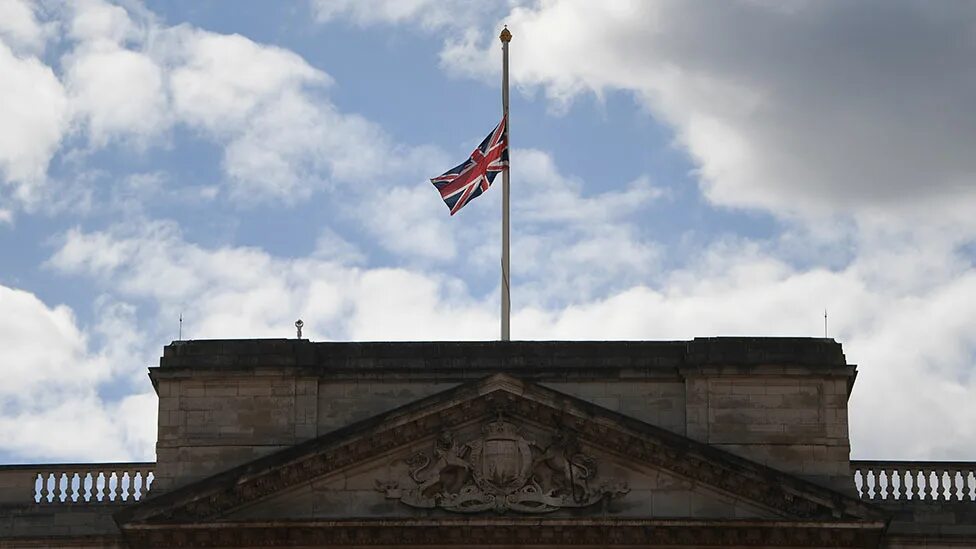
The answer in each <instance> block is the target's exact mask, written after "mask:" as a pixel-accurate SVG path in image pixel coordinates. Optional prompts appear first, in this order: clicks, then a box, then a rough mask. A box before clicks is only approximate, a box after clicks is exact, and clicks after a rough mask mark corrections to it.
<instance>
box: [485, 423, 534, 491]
mask: <svg viewBox="0 0 976 549" xmlns="http://www.w3.org/2000/svg"><path fill="white" fill-rule="evenodd" d="M484 435H485V436H484V437H482V438H481V440H479V441H477V442H476V443H475V444H472V449H473V450H475V452H474V454H475V456H473V457H475V458H476V459H477V461H478V462H479V463H478V465H477V471H476V473H477V480H478V481H479V484H481V485H482V489H483V490H485V491H486V492H490V493H497V494H509V493H512V492H513V491H515V490H517V489H519V488H521V487H522V486H524V485H525V482H526V479H527V478H528V474H529V470H530V468H531V467H532V449H531V447H530V445H531V443H530V442H529V441H527V440H525V439H524V438H522V436H521V435H519V432H518V428H517V427H516V426H515V425H512V424H511V423H508V422H507V421H504V420H501V419H499V420H497V421H494V422H492V423H489V424H488V425H486V426H485V429H484Z"/></svg>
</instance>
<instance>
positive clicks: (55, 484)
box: [0, 462, 156, 505]
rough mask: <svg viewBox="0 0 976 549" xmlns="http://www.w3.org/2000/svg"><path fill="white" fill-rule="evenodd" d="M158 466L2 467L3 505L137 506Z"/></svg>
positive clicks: (74, 464) (0, 468) (56, 465)
mask: <svg viewBox="0 0 976 549" xmlns="http://www.w3.org/2000/svg"><path fill="white" fill-rule="evenodd" d="M155 466H156V464H155V463H154V462H130V463H57V464H32V465H0V505H2V504H19V503H36V504H40V505H79V504H80V505H88V504H102V503H134V502H136V501H139V500H141V499H142V498H143V497H145V496H146V494H147V493H148V492H149V490H150V489H151V488H152V483H153V478H154V477H153V468H154V467H155Z"/></svg>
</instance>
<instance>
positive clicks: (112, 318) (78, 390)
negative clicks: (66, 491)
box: [0, 285, 156, 460]
mask: <svg viewBox="0 0 976 549" xmlns="http://www.w3.org/2000/svg"><path fill="white" fill-rule="evenodd" d="M99 312H100V313H101V314H102V318H103V321H102V324H100V325H99V326H98V327H96V329H97V330H106V329H109V327H110V326H111V325H112V324H113V323H116V322H118V321H119V318H118V317H117V314H118V313H119V312H120V311H119V310H118V309H117V307H103V308H101V309H100V311H99ZM132 333H133V330H132V329H131V326H130V327H129V329H128V330H126V331H117V330H112V333H111V334H105V335H106V336H110V337H107V338H106V341H107V343H106V344H105V345H104V346H103V347H102V348H101V349H100V350H94V349H92V346H91V342H90V335H89V334H87V333H85V332H84V331H83V330H82V329H81V328H79V327H78V325H77V323H76V320H75V317H74V314H73V313H72V311H71V310H70V309H68V308H67V307H65V306H63V305H59V306H56V307H48V306H47V305H45V304H44V303H43V302H41V301H40V300H39V299H37V297H36V296H34V295H33V294H31V293H28V292H25V291H22V290H17V289H14V288H9V287H6V286H2V285H0V365H2V367H3V377H4V383H3V384H0V410H2V411H3V413H2V414H0V451H3V452H4V453H7V454H8V455H13V456H23V457H24V458H29V459H53V460H64V459H92V460H125V459H133V458H135V459H145V458H148V457H150V456H151V455H152V448H153V443H154V440H155V428H156V427H155V421H154V420H152V419H150V418H151V415H152V414H153V413H154V409H155V400H156V399H155V395H154V394H152V393H151V392H150V393H145V394H141V395H139V396H133V397H126V398H122V399H120V400H117V401H111V400H108V401H107V400H105V399H103V398H102V397H100V396H99V394H98V387H99V386H100V385H101V384H104V383H107V382H109V381H112V380H113V379H117V377H116V376H119V375H122V376H123V377H128V376H130V375H131V372H132V368H131V366H130V365H131V364H132V356H133V355H132V354H130V353H131V351H132V349H133V347H132V346H131V343H132V341H133V335H132ZM127 334H128V335H127ZM125 342H128V344H126V343H125ZM139 373H140V374H143V375H140V376H139V381H140V382H141V383H140V384H139V385H142V386H144V387H143V388H144V389H145V385H147V384H146V383H145V378H144V372H139ZM134 386H137V385H134ZM122 412H124V413H122ZM147 419H149V420H148V421H147ZM48 433H57V436H48V435H47V434H48Z"/></svg>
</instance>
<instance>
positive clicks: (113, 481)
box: [107, 471, 119, 503]
mask: <svg viewBox="0 0 976 549" xmlns="http://www.w3.org/2000/svg"><path fill="white" fill-rule="evenodd" d="M107 489H108V496H109V498H108V499H109V501H111V502H112V503H115V498H117V497H118V493H119V476H118V474H116V472H115V471H111V472H110V473H109V474H108V486H107Z"/></svg>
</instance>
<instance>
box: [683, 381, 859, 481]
mask: <svg viewBox="0 0 976 549" xmlns="http://www.w3.org/2000/svg"><path fill="white" fill-rule="evenodd" d="M850 382H851V374H850V372H842V371H841V372H830V373H817V372H816V371H812V370H811V369H809V368H802V367H757V368H755V369H754V370H753V371H752V372H749V373H743V372H742V371H741V369H739V368H734V369H728V368H709V369H694V370H691V371H688V372H686V389H687V405H688V410H687V413H688V424H687V436H689V437H690V438H693V439H696V440H699V441H701V442H705V443H707V444H710V445H712V446H716V447H718V448H722V449H724V450H728V451H730V452H732V453H735V454H738V455H740V456H742V457H745V458H748V459H751V460H753V461H757V462H759V463H762V464H764V465H768V466H770V467H773V468H775V469H779V470H782V471H787V472H790V473H793V474H796V475H798V476H801V477H804V478H807V479H808V480H812V481H814V482H818V483H820V484H824V485H828V486H830V487H832V488H834V489H838V490H843V491H845V492H848V493H852V492H853V484H852V483H851V480H850V478H851V477H850V441H849V437H848V424H847V396H848V385H849V383H850Z"/></svg>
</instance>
